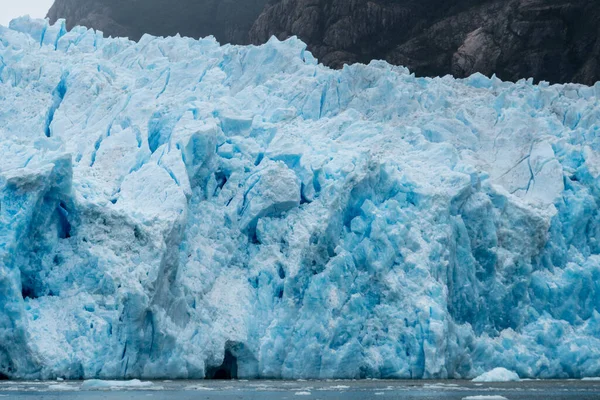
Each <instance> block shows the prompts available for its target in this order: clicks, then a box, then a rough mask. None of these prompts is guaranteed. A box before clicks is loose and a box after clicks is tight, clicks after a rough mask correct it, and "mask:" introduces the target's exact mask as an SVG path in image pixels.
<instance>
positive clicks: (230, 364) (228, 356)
mask: <svg viewBox="0 0 600 400" xmlns="http://www.w3.org/2000/svg"><path fill="white" fill-rule="evenodd" d="M235 346H236V343H233V342H227V343H226V344H225V357H224V358H223V363H222V364H221V365H219V366H218V367H208V368H207V370H206V379H220V380H229V379H237V377H238V359H237V357H236V356H235V355H234V354H233V351H234V350H233V349H234V347H235Z"/></svg>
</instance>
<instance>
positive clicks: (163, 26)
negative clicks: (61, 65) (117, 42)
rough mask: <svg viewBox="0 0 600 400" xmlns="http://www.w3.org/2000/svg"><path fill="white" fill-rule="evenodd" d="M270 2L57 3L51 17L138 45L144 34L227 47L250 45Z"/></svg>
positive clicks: (61, 0)
mask: <svg viewBox="0 0 600 400" xmlns="http://www.w3.org/2000/svg"><path fill="white" fill-rule="evenodd" d="M266 1H267V0H244V1H235V0H176V1H165V0H145V1H140V0H57V1H56V2H55V3H54V5H53V6H52V8H51V9H50V11H49V12H48V17H49V18H50V20H51V22H52V23H54V22H55V21H56V20H57V19H58V18H65V19H66V20H67V27H68V28H72V27H73V26H74V25H83V26H87V27H90V28H94V29H99V30H101V31H103V32H104V33H105V34H107V35H111V36H113V37H114V36H123V37H129V38H130V39H133V40H138V39H139V38H140V37H141V36H142V35H143V34H144V33H151V34H153V35H160V36H173V35H175V34H177V33H179V34H181V35H182V36H189V37H195V38H198V37H205V36H209V35H214V36H215V37H216V38H217V39H218V40H220V41H222V42H223V43H228V42H232V43H248V41H249V38H248V31H249V30H250V27H251V26H252V23H253V22H254V20H255V19H256V18H257V16H258V14H259V13H260V12H261V11H262V9H263V6H264V5H265V3H266Z"/></svg>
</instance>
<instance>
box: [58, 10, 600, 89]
mask: <svg viewBox="0 0 600 400" xmlns="http://www.w3.org/2000/svg"><path fill="white" fill-rule="evenodd" d="M261 11H262V12H261ZM49 17H50V18H51V20H55V19H56V18H59V17H63V18H64V17H66V18H67V21H68V23H69V24H81V25H86V26H89V27H93V28H97V29H100V30H102V31H104V32H105V33H106V34H110V35H113V36H116V35H119V36H128V37H130V38H132V39H138V38H139V37H140V36H141V35H142V34H143V33H145V32H148V33H152V34H155V35H163V36H164V35H173V34H175V33H177V32H179V33H181V34H182V35H185V36H192V37H200V36H206V35H209V34H213V35H215V37H216V38H217V39H218V40H220V41H221V42H223V43H225V42H231V43H239V44H246V43H255V44H260V43H264V42H265V41H267V40H268V39H269V38H270V37H271V36H272V35H275V36H277V37H278V38H280V39H285V38H287V37H289V36H292V35H296V36H298V37H300V38H301V39H302V40H304V41H305V42H306V43H307V44H308V47H309V50H311V51H312V52H313V54H314V55H315V56H316V57H317V58H319V60H320V61H321V62H323V63H324V64H326V65H329V66H332V67H335V68H339V67H341V66H343V65H344V64H347V63H354V62H364V63H367V62H369V61H370V60H372V59H385V60H387V61H389V62H390V63H392V64H398V65H404V66H407V67H408V68H410V70H411V71H414V72H415V73H416V74H417V75H422V76H438V75H445V74H453V75H455V76H457V77H465V76H468V75H471V74H472V73H474V72H481V73H483V74H486V75H491V74H493V73H496V75H498V76H499V77H500V78H502V79H505V80H518V79H520V78H528V77H533V78H535V80H536V81H539V80H546V81H549V82H581V83H586V84H593V83H595V82H596V81H598V80H600V64H599V62H600V61H599V60H600V58H599V57H600V40H599V35H600V3H599V2H598V1H597V0H454V1H448V0H271V1H269V2H268V3H267V0H172V1H166V0H146V1H142V0H56V3H55V4H54V6H53V7H52V9H51V10H50V13H49Z"/></svg>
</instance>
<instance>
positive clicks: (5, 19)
mask: <svg viewBox="0 0 600 400" xmlns="http://www.w3.org/2000/svg"><path fill="white" fill-rule="evenodd" d="M52 3H54V0H0V25H4V26H8V23H9V22H10V20H11V19H13V18H15V17H20V16H22V15H27V14H29V15H30V16H31V17H34V18H44V17H45V16H46V14H47V13H48V10H49V9H50V7H51V6H52Z"/></svg>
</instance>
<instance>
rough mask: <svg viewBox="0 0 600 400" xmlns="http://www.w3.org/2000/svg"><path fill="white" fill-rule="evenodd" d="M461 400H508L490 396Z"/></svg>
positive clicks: (468, 397)
mask: <svg viewBox="0 0 600 400" xmlns="http://www.w3.org/2000/svg"><path fill="white" fill-rule="evenodd" d="M462 400H508V399H507V398H506V397H504V396H498V395H490V396H485V395H484V396H467V397H463V398H462Z"/></svg>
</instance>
